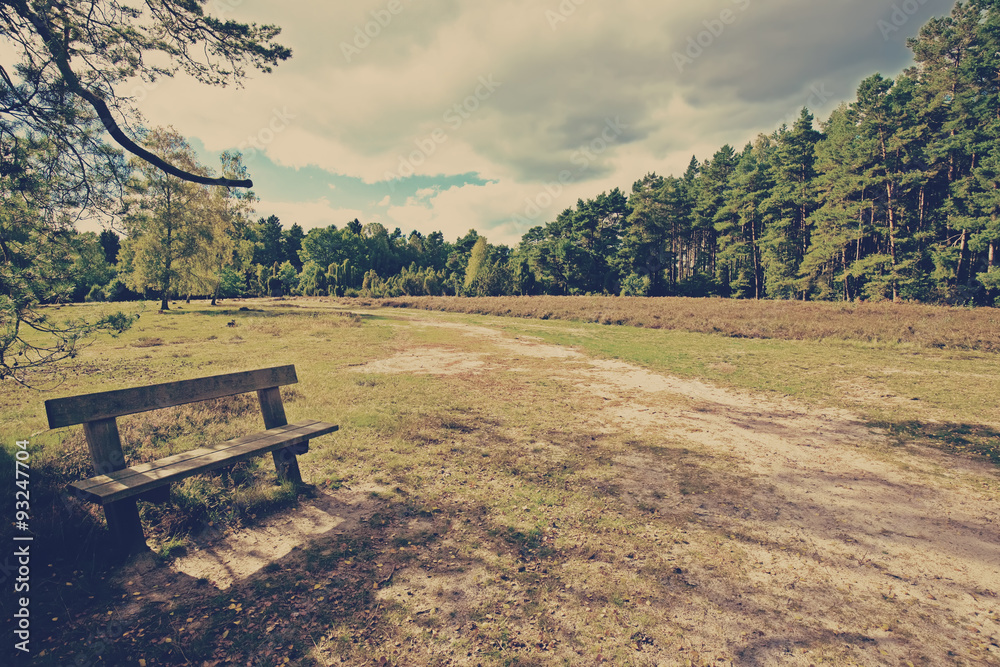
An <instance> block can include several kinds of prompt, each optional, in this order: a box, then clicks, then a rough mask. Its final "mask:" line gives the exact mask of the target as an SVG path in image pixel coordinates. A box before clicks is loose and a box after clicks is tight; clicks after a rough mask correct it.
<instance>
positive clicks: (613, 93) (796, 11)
mask: <svg viewBox="0 0 1000 667" xmlns="http://www.w3.org/2000/svg"><path fill="white" fill-rule="evenodd" d="M953 5H954V1H953V0H837V1H829V0H828V1H825V2H823V1H821V0H698V1H697V2H695V1H684V2H681V1H680V0H664V1H661V2H653V1H651V0H644V1H640V0H616V1H615V2H610V1H609V0H562V1H561V2H560V1H559V0H492V1H491V2H482V1H479V2H473V1H472V0H353V1H352V2H342V1H337V2H321V1H319V0H284V1H283V2H280V3H279V2H275V1H274V0H213V2H210V3H208V7H210V8H212V11H213V13H214V14H215V15H216V16H220V17H223V18H232V19H235V20H239V21H245V22H257V23H273V24H277V25H280V26H281V27H282V29H283V31H282V35H281V38H280V40H279V41H281V43H283V44H285V45H286V46H288V47H290V48H291V49H292V51H293V56H292V59H291V60H289V61H287V62H285V63H283V64H281V65H280V66H279V67H277V68H276V69H275V70H274V72H272V73H271V74H261V73H257V72H254V73H253V74H252V75H251V76H250V78H249V79H247V80H246V81H245V85H244V87H243V88H225V89H217V88H216V89H213V88H207V87H204V86H198V85H196V84H193V83H191V82H190V81H188V80H185V79H184V78H182V77H178V78H177V79H173V80H167V81H164V82H161V83H159V84H158V85H156V86H154V87H151V88H149V87H147V88H144V89H133V90H131V91H129V90H126V91H123V92H126V93H128V92H131V93H132V94H134V95H136V96H137V98H138V99H139V100H140V101H139V103H138V106H139V107H140V109H141V110H142V112H143V113H144V114H145V116H146V119H147V121H148V122H149V123H150V124H152V125H173V126H174V127H175V128H176V129H177V130H178V131H179V132H181V133H182V134H184V135H185V136H187V137H188V138H189V140H190V141H191V143H192V145H193V146H194V147H195V148H196V149H197V150H198V151H199V153H200V154H201V156H202V160H203V162H205V163H206V164H213V165H214V164H218V162H217V155H218V154H219V153H220V152H221V151H223V150H226V149H232V148H240V149H242V150H243V152H244V154H245V156H246V158H247V160H246V161H247V164H248V166H249V168H250V172H251V177H252V178H253V179H254V183H255V187H254V191H255V192H256V194H257V196H258V197H259V198H260V203H259V205H258V207H257V211H258V214H260V215H270V214H275V215H277V216H278V217H279V218H280V219H281V221H282V223H283V224H284V225H285V226H286V227H287V226H290V225H291V224H292V223H295V222H297V223H299V224H300V225H302V226H303V227H304V228H306V229H311V228H313V227H317V226H326V225H329V224H336V225H337V226H338V227H340V226H343V225H344V224H345V223H346V222H348V221H350V220H353V219H354V218H358V219H360V220H361V221H362V222H363V223H367V222H381V223H382V224H383V225H385V226H386V227H388V228H389V229H390V230H391V229H393V228H395V227H400V228H401V229H402V230H403V232H404V233H409V231H410V230H413V229H416V230H418V231H420V232H422V233H425V234H426V233H428V232H431V231H435V230H441V231H443V232H444V233H445V238H446V239H448V240H454V239H455V238H457V237H458V236H460V235H463V234H465V233H466V232H467V231H468V230H469V229H470V228H474V229H476V230H478V231H479V232H480V233H481V234H484V235H486V236H487V237H488V238H489V239H490V241H492V242H503V243H508V244H516V242H517V241H518V239H519V238H520V236H521V234H523V233H524V232H525V231H526V230H527V229H528V228H529V227H531V226H534V225H539V224H544V223H545V222H547V221H549V220H552V219H554V217H555V216H556V214H557V213H558V212H559V211H561V210H562V209H564V208H566V207H569V206H572V205H573V204H574V203H575V202H576V200H577V199H578V198H590V197H594V196H596V195H597V194H600V193H601V192H603V191H606V190H610V189H612V188H614V187H619V188H622V189H623V190H625V191H626V192H628V191H630V189H631V186H632V183H633V182H635V181H636V180H637V179H639V178H641V177H642V176H643V175H644V174H646V173H648V172H651V171H655V172H657V173H660V174H664V175H666V174H671V173H673V174H678V175H679V174H680V173H681V172H683V170H684V169H685V167H686V166H687V164H688V162H689V161H690V159H691V156H692V155H695V156H697V157H698V158H699V159H702V160H703V159H705V158H706V157H710V156H711V155H712V154H713V153H714V152H715V151H716V150H717V149H718V148H719V147H721V146H722V145H723V144H726V143H729V144H731V145H733V146H734V147H735V148H737V149H738V148H742V146H743V145H744V144H745V143H746V142H747V141H749V140H752V139H753V137H755V136H756V135H757V134H758V133H759V132H771V131H773V130H774V129H776V128H777V127H778V126H779V125H781V123H782V122H787V123H788V124H791V122H792V121H793V120H794V119H795V118H796V117H797V116H798V112H799V110H800V109H801V108H802V107H803V106H807V107H809V108H810V109H811V110H813V112H814V113H815V114H816V116H817V118H818V119H820V120H822V119H825V118H826V116H827V115H828V114H829V112H830V111H831V110H832V109H833V108H834V107H836V105H837V104H838V103H839V102H841V101H845V100H847V101H850V100H851V99H853V95H854V91H855V90H856V87H857V84H858V83H859V82H860V81H861V80H862V79H863V78H865V77H866V76H868V75H870V74H873V73H875V72H881V73H883V74H885V75H887V76H895V75H896V74H898V73H899V72H900V71H901V70H902V69H903V68H905V67H907V66H908V65H909V64H910V63H911V55H910V52H909V51H908V50H907V49H906V45H905V41H906V38H907V37H911V36H913V35H915V34H916V33H917V32H918V30H919V29H920V26H921V25H923V24H924V23H925V22H926V21H927V20H928V19H930V18H931V17H934V16H941V15H944V14H947V13H948V12H949V11H950V10H951V7H952V6H953Z"/></svg>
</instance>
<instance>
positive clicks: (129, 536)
mask: <svg viewBox="0 0 1000 667" xmlns="http://www.w3.org/2000/svg"><path fill="white" fill-rule="evenodd" d="M104 518H105V519H107V521H108V531H109V532H110V533H111V540H112V543H113V544H114V545H115V548H116V549H120V550H121V551H123V552H124V553H123V555H124V556H127V555H128V554H131V553H134V552H138V551H142V550H144V549H146V548H147V547H146V536H145V534H144V533H143V532H142V523H140V522H139V508H138V507H137V506H136V504H135V499H133V498H126V499H124V500H118V501H115V502H113V503H108V504H107V505H105V506H104Z"/></svg>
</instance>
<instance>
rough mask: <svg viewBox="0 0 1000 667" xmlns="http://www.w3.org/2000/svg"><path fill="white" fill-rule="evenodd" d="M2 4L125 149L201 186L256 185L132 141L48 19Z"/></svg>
mask: <svg viewBox="0 0 1000 667" xmlns="http://www.w3.org/2000/svg"><path fill="white" fill-rule="evenodd" d="M0 4H4V5H8V6H10V7H13V8H14V9H15V11H17V13H18V14H20V15H21V17H22V18H24V19H26V20H27V21H28V22H30V23H31V25H32V26H33V27H34V28H35V30H36V31H37V32H38V35H39V36H40V37H41V38H42V40H43V41H44V42H45V46H46V47H47V49H48V51H49V53H50V54H51V55H52V59H53V60H54V61H55V63H56V66H57V67H58V68H59V73H60V74H62V77H63V79H64V80H65V81H66V83H67V84H68V86H69V89H70V90H72V91H73V92H74V93H76V94H77V95H79V96H80V97H82V98H83V99H84V100H86V101H87V103H89V104H90V106H92V107H93V108H94V111H96V112H97V116H98V118H100V119H101V123H102V124H103V125H104V128H105V129H106V130H107V131H108V133H109V134H110V135H111V137H112V138H113V139H114V140H115V141H117V142H118V144H119V145H121V147H122V148H124V149H125V150H127V151H128V152H130V153H132V154H133V155H137V156H139V157H141V158H142V159H143V160H146V161H147V162H149V163H150V164H152V165H154V166H156V167H157V168H159V169H162V170H163V171H165V172H166V173H168V174H170V175H171V176H176V177H177V178H180V179H182V180H185V181H191V182H193V183H200V184H202V185H224V186H227V187H230V188H252V187H253V181H251V180H250V179H244V180H234V179H231V178H209V177H207V176H200V175H198V174H192V173H190V172H187V171H184V170H183V169H178V168H177V167H175V166H174V165H172V164H170V163H169V162H167V161H166V160H164V159H163V158H161V157H158V156H157V155H154V154H153V153H151V152H149V151H147V150H146V149H145V148H143V147H142V146H140V145H139V144H137V143H135V142H134V141H132V139H131V138H129V136H128V135H127V134H125V132H123V131H122V129H121V127H119V125H118V121H116V120H115V117H114V115H112V113H111V109H110V108H109V107H108V105H107V103H106V102H105V101H104V100H103V99H102V98H101V97H100V96H99V95H97V94H96V93H94V92H93V91H91V90H89V89H87V88H86V87H85V86H84V85H83V84H82V83H80V78H79V77H78V76H77V75H76V72H74V71H73V68H72V67H70V65H69V56H68V55H67V53H66V49H65V47H64V45H63V43H62V42H61V41H60V40H59V38H58V37H56V36H55V35H53V33H52V31H51V30H50V29H49V26H48V24H47V23H46V22H45V20H44V19H42V18H41V17H39V16H38V15H37V14H35V13H34V12H33V11H32V10H31V9H30V8H29V7H28V4H27V2H25V0H13V1H12V0H2V1H0Z"/></svg>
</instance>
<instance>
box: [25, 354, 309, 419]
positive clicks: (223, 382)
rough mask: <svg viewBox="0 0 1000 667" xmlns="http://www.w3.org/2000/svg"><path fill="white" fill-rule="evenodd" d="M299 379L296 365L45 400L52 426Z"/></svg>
mask: <svg viewBox="0 0 1000 667" xmlns="http://www.w3.org/2000/svg"><path fill="white" fill-rule="evenodd" d="M296 382H298V378H297V377H296V375H295V366H290V365H289V366H275V367H274V368H262V369H260V370H255V371H244V372H242V373H226V374H224V375H213V376H211V377H204V378H195V379H193V380H181V381H179V382H164V383H162V384H154V385H149V386H146V387H132V388H130V389H115V390H112V391H102V392H98V393H95V394H83V395H80V396H69V397H67V398H53V399H49V400H47V401H45V412H46V415H47V416H48V419H49V428H60V427H63V426H72V425H73V424H82V423H84V422H93V421H99V420H102V419H110V418H112V417H121V416H123V415H131V414H135V413H138V412H146V411H149V410H157V409H159V408H167V407H171V406H174V405H184V404H185V403H196V402H198V401H205V400H208V399H212V398H222V397H223V396H233V395H235V394H244V393H246V392H249V391H257V390H259V389H269V388H271V387H280V386H284V385H289V384H295V383H296Z"/></svg>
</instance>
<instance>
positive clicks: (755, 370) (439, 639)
mask: <svg viewBox="0 0 1000 667" xmlns="http://www.w3.org/2000/svg"><path fill="white" fill-rule="evenodd" d="M406 303H407V304H410V305H415V306H419V307H421V308H431V309H433V310H441V309H443V308H448V309H454V308H469V309H473V310H476V309H478V310H483V311H486V309H487V308H491V309H493V311H488V312H494V311H496V312H499V313H500V314H503V315H506V316H508V317H494V316H491V315H482V314H467V313H443V312H427V311H423V312H422V311H418V310H409V309H399V308H398V306H399V305H402V304H401V303H399V302H398V300H397V302H396V303H395V304H394V305H396V306H397V308H379V307H378V306H380V305H383V304H382V303H380V302H371V301H363V300H330V299H294V300H257V301H247V302H230V303H223V304H220V306H218V307H215V308H211V307H208V306H207V305H204V304H178V305H177V306H175V307H174V308H175V309H174V310H172V311H170V312H168V313H164V314H159V313H157V312H156V310H155V308H154V307H152V306H147V307H145V308H144V309H143V311H142V314H141V317H140V319H139V322H138V324H137V325H136V326H135V327H134V328H133V330H131V331H129V332H127V333H126V334H124V335H123V336H121V337H119V338H117V339H111V338H107V339H101V340H99V341H97V342H96V343H95V344H94V345H92V346H90V347H88V348H86V349H85V350H84V351H83V352H82V353H81V354H80V355H79V356H78V357H77V358H76V359H75V360H73V361H72V362H71V363H69V364H66V365H64V366H62V367H61V368H56V369H51V370H50V371H47V372H46V373H45V374H44V375H38V376H36V377H35V378H34V381H35V384H37V385H39V386H46V385H53V384H56V383H57V382H61V384H59V385H58V387H57V388H55V389H53V390H51V391H50V392H41V391H38V390H37V389H29V388H24V387H18V386H13V385H8V386H6V387H5V390H4V392H3V395H2V397H0V420H2V423H3V427H2V430H3V435H4V442H5V444H6V445H7V446H8V450H7V454H8V455H7V457H6V460H2V461H0V465H2V468H3V470H2V471H0V479H3V481H4V483H5V486H6V488H13V483H12V481H11V480H10V479H9V478H8V477H3V475H9V474H10V472H9V471H11V470H12V469H13V463H12V462H11V461H10V460H9V459H10V453H11V452H12V451H13V450H10V449H9V445H10V444H12V443H13V441H14V440H21V439H28V440H29V441H30V442H31V445H30V447H31V454H32V458H31V461H32V463H31V465H32V478H31V479H32V482H31V483H32V487H31V490H32V491H31V492H32V514H33V518H32V525H33V527H34V530H35V531H36V534H37V535H38V538H37V542H36V543H35V545H34V551H33V554H35V558H34V559H33V561H32V591H33V594H32V605H33V606H32V614H33V619H34V625H33V631H34V634H33V641H32V649H33V652H34V654H33V656H32V658H31V660H30V664H39V665H49V664H51V665H66V664H73V663H74V661H76V660H80V661H82V662H81V663H80V664H100V662H103V663H105V664H115V665H118V664H122V665H124V664H140V662H139V661H140V660H143V661H145V663H146V664H148V665H155V664H198V665H201V664H210V665H212V664H217V665H223V664H226V665H228V664H247V665H280V664H301V665H332V664H351V665H368V664H392V665H446V664H461V665H465V664H469V665H477V664H483V665H548V664H566V665H593V664H602V663H604V664H615V665H660V664H665V665H673V664H678V665H687V664H691V665H709V664H712V665H719V664H735V665H742V664H749V665H765V664H792V665H810V664H817V665H818V664H836V665H844V664H858V665H883V664H884V665H898V664H913V665H939V664H940V665H946V664H947V665H951V664H995V663H997V662H998V661H1000V639H998V637H1000V600H998V595H1000V547H998V546H997V545H998V544H1000V525H998V510H997V500H998V498H1000V475H998V468H997V464H998V463H1000V452H998V446H1000V444H998V440H1000V418H998V417H997V414H998V413H997V409H996V397H997V396H1000V356H998V354H997V350H998V349H1000V345H998V340H1000V333H998V328H997V327H996V318H997V311H995V310H982V311H967V310H958V309H931V308H926V307H909V306H903V307H896V306H891V305H862V306H829V307H827V306H828V304H795V303H784V304H773V303H768V304H753V305H747V304H736V305H733V302H724V301H721V300H704V301H693V300H648V301H643V300H624V299H622V300H605V301H601V302H600V303H598V302H593V303H591V302H590V301H585V300H583V299H580V300H573V299H564V300H559V299H551V298H546V299H543V300H539V301H537V302H533V301H531V300H523V299H522V300H516V299H515V300H508V301H499V300H497V301H487V300H456V301H451V302H446V301H445V300H417V302H415V303H412V304H411V303H410V301H409V300H408V301H407V302H406ZM588 304H591V305H589V306H588ZM594 304H597V305H596V306H594ZM240 306H244V307H246V308H249V310H239V308H240ZM612 306H615V307H619V308H621V309H622V310H620V311H614V312H612V311H611V310H610V308H611V307H612ZM664 306H666V307H664ZM98 307H100V306H73V307H66V308H63V309H62V312H63V313H65V314H66V315H67V316H70V315H74V314H79V313H80V312H81V311H82V310H83V309H88V308H90V309H92V308H98ZM135 307H136V308H139V306H138V305H136V306H135ZM588 307H596V308H598V311H597V312H599V313H600V315H599V316H594V315H586V314H585V311H586V308H588ZM754 307H756V310H754ZM727 308H730V309H729V310H727ZM893 308H898V310H893ZM510 315H516V316H518V317H519V318H520V319H511V318H510V317H509V316H510ZM546 315H547V318H545V319H543V318H542V316H546ZM535 316H537V317H535ZM654 316H656V319H654ZM588 318H589V319H591V320H596V321H597V322H598V323H595V322H588V321H585V320H587V319H588ZM991 318H992V319H991ZM233 319H235V320H236V326H235V327H229V326H227V322H229V321H230V320H233ZM605 320H607V321H609V322H619V321H620V322H622V323H628V324H644V325H647V326H607V325H606V324H601V323H600V322H604V321H605ZM650 324H653V325H655V326H657V327H658V328H651V327H650V326H649V325H650ZM285 363H293V364H295V365H296V367H297V370H298V376H299V378H300V383H299V384H298V385H295V386H294V387H292V388H288V389H289V390H286V391H283V395H284V396H285V401H286V410H287V412H288V417H289V419H290V420H295V419H300V418H317V419H324V420H329V421H334V422H337V423H339V424H340V425H341V429H342V430H341V432H339V433H337V434H335V435H332V436H325V437H323V438H320V439H317V440H315V441H314V442H313V443H312V447H311V451H310V452H309V454H307V455H305V456H302V457H300V464H301V466H302V470H303V476H304V478H305V479H306V481H307V482H309V483H310V484H311V485H312V488H311V489H308V490H307V493H305V494H304V495H302V494H297V493H296V491H295V490H294V489H291V488H288V487H283V486H280V485H277V484H276V483H275V481H274V472H273V468H272V464H271V463H270V458H269V457H266V458H262V459H260V460H259V461H258V462H254V463H250V464H241V465H239V466H237V467H236V468H234V469H231V470H229V471H226V472H220V473H218V474H212V475H206V476H201V477H198V478H192V479H190V480H187V481H185V482H184V483H183V484H180V485H175V486H174V487H173V488H172V489H171V503H170V504H168V505H165V506H158V505H149V504H145V503H142V504H141V513H142V516H143V520H144V525H145V526H146V527H147V534H148V535H149V536H150V545H151V546H152V547H154V549H155V550H156V552H157V553H158V555H157V556H156V557H155V558H151V559H142V560H140V561H138V562H135V563H132V564H130V565H127V566H108V565H106V558H107V553H106V552H105V551H104V548H105V547H104V543H105V540H103V538H102V535H103V528H102V519H101V514H100V511H99V510H95V509H94V508H92V507H87V506H82V505H79V504H77V503H75V502H74V501H70V500H68V499H67V498H66V496H65V494H63V493H62V492H61V490H60V489H61V488H62V486H63V485H64V484H65V483H67V482H69V481H72V480H75V479H79V478H81V477H83V476H87V475H89V474H90V473H89V472H88V466H89V460H88V455H87V451H86V444H85V443H84V441H83V436H82V433H81V432H80V429H79V428H69V429H60V430H58V431H54V432H50V431H47V430H46V425H45V419H44V409H43V406H42V403H43V401H44V400H45V399H46V398H49V397H54V396H63V395H72V394H77V393H83V392H89V391H98V390H103V389H108V388H115V387H124V386H135V385H140V384H147V383H150V382H160V381H169V380H176V379H184V378H190V377H198V376H203V375H210V374H217V373H224V372H230V371H237V370H246V369H251V368H259V367H265V366H272V365H278V364H285ZM119 421H120V426H121V430H122V435H123V440H124V442H125V447H126V456H127V458H129V459H130V461H133V462H135V461H142V460H149V459H153V458H157V457H160V456H163V455H166V454H168V453H172V452H175V451H181V450H183V449H186V448H190V447H194V446H196V445H197V444H198V443H201V442H204V441H206V440H216V439H224V438H228V437H233V436H236V435H239V434H242V433H247V432H250V431H253V430H257V429H259V428H260V424H259V423H258V421H259V416H258V414H257V412H256V406H255V404H254V402H253V401H252V400H250V399H249V398H246V397H243V398H238V399H234V400H220V401H216V402H214V403H212V404H208V405H204V406H185V407H181V408H176V409H170V410H164V411H158V412H153V413H146V414H144V415H139V416H135V417H132V418H125V419H121V420H119ZM5 531H6V532H5V533H4V535H3V540H4V542H5V543H6V544H11V542H10V535H9V527H7V526H5ZM0 601H2V602H3V604H4V605H5V607H6V605H8V604H11V601H12V600H11V598H10V597H9V596H8V595H6V594H5V595H4V596H3V597H2V598H0ZM4 615H5V618H9V617H10V615H9V614H7V613H6V609H5V614H4Z"/></svg>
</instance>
